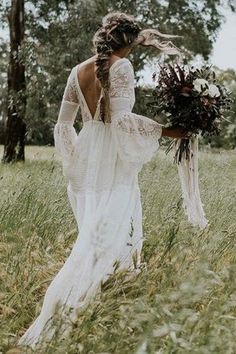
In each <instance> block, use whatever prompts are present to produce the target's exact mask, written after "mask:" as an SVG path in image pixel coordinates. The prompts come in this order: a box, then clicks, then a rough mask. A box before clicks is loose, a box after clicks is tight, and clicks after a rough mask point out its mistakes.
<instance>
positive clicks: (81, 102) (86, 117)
mask: <svg viewBox="0 0 236 354" xmlns="http://www.w3.org/2000/svg"><path fill="white" fill-rule="evenodd" d="M79 105H80V109H81V115H82V120H83V123H84V122H87V121H88V120H91V117H90V114H89V113H88V111H87V107H86V105H85V104H84V100H83V99H82V97H80V96H79Z"/></svg>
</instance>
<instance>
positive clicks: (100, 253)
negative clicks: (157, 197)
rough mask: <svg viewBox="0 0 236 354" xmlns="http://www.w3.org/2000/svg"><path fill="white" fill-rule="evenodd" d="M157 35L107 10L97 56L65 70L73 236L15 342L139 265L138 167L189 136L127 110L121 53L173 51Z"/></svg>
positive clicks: (61, 145)
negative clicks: (167, 142) (79, 123)
mask: <svg viewBox="0 0 236 354" xmlns="http://www.w3.org/2000/svg"><path fill="white" fill-rule="evenodd" d="M160 36H163V37H167V36H166V35H161V34H160V33H159V32H158V31H156V30H143V31H142V30H141V29H140V27H139V25H138V24H137V23H136V21H135V20H134V18H133V17H132V16H129V15H126V14H124V13H111V14H109V15H107V16H105V17H104V18H103V23H102V27H101V28H100V29H99V30H98V31H97V32H96V34H95V36H94V39H93V45H94V48H95V52H96V53H95V55H94V56H93V57H91V58H89V59H88V60H86V61H84V62H83V63H81V64H79V65H77V66H75V67H74V68H73V69H72V71H71V73H70V76H69V78H68V81H67V85H66V88H65V92H64V96H63V101H62V104H61V109H60V112H59V117H58V122H57V124H56V125H55V130H54V138H55V147H56V150H57V151H58V153H59V154H60V156H61V158H62V162H63V171H64V175H65V176H66V178H67V180H68V189H67V190H68V196H69V200H70V203H71V206H72V210H73V212H74V215H75V218H76V221H77V223H78V228H79V237H78V238H77V240H76V242H75V244H74V246H73V249H72V252H71V254H70V256H69V257H68V259H67V260H66V262H65V264H64V265H63V267H62V269H61V270H60V271H59V273H58V274H57V275H56V277H55V278H54V279H53V281H52V283H51V284H50V286H49V288H48V289H47V292H46V294H45V298H44V302H43V306H42V310H41V313H40V314H39V316H38V317H37V319H36V320H35V321H34V323H33V324H32V325H31V327H30V328H29V329H28V330H27V331H26V333H25V334H24V335H23V336H22V337H21V338H20V341H19V343H18V344H25V345H29V346H31V347H35V345H36V343H37V342H39V341H40V339H42V338H43V341H45V340H46V339H50V338H51V337H52V335H53V333H54V329H53V326H50V327H49V325H50V324H51V322H50V321H51V319H52V318H53V314H54V313H55V312H56V310H58V313H59V314H60V316H63V314H65V313H66V311H67V310H70V320H72V321H73V320H75V319H76V317H77V310H78V309H79V308H81V307H82V306H84V305H85V304H88V302H89V301H90V300H91V299H92V298H93V296H95V295H96V294H97V293H98V291H99V289H100V284H101V281H104V280H106V279H107V278H108V277H109V275H110V274H111V273H113V272H114V270H115V268H117V266H118V269H120V270H121V269H127V270H128V271H129V272H132V271H138V268H139V266H140V262H141V250H142V242H143V235H142V208H141V201H140V189H139V186H138V172H139V171H140V170H141V168H142V166H143V164H145V163H146V162H148V161H150V160H151V158H152V157H153V156H154V155H155V154H156V151H157V150H158V147H159V139H160V138H161V137H162V136H169V137H175V138H176V137H177V138H183V137H185V136H187V135H186V134H185V133H184V132H182V131H181V130H180V129H167V128H165V127H163V126H162V125H160V124H158V123H157V122H155V121H153V120H151V119H149V118H147V117H144V116H141V115H138V114H135V113H132V108H133V105H134V102H135V96H134V72H133V67H132V64H131V62H130V61H129V59H127V56H128V54H129V52H130V51H131V49H132V48H133V47H135V46H136V45H143V46H154V47H156V48H157V49H159V50H162V51H165V52H166V53H171V54H174V53H177V52H178V51H177V49H176V48H175V47H174V45H173V44H172V43H171V42H160V41H159V37H160ZM79 107H80V109H81V113H82V119H83V128H82V129H81V131H80V133H79V134H78V135H77V134H76V132H75V129H74V127H73V123H74V120H75V117H76V113H77V111H78V109H79ZM65 323H66V322H64V328H65V329H67V330H68V329H69V325H68V324H65Z"/></svg>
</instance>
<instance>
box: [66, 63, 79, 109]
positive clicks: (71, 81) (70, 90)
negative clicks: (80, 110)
mask: <svg viewBox="0 0 236 354" xmlns="http://www.w3.org/2000/svg"><path fill="white" fill-rule="evenodd" d="M63 100H64V101H69V102H73V103H77V104H78V103H79V99H78V90H77V87H76V81H75V72H74V69H72V71H71V73H70V76H69V77H68V80H67V84H66V88H65V91H64V95H63Z"/></svg>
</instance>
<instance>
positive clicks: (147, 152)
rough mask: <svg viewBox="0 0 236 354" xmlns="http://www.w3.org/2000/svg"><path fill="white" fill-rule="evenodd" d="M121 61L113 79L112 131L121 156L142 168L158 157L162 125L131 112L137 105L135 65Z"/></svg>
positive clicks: (111, 93)
mask: <svg viewBox="0 0 236 354" xmlns="http://www.w3.org/2000/svg"><path fill="white" fill-rule="evenodd" d="M119 61H120V63H118V64H117V65H116V66H115V69H114V70H113V71H112V72H111V76H110V107H111V130H112V134H113V137H114V139H115V141H116V145H117V150H118V154H119V157H120V158H121V159H122V160H125V161H127V162H130V163H137V164H139V165H140V164H141V165H142V164H144V163H146V162H148V161H150V160H151V159H152V158H153V156H154V155H155V154H156V152H157V150H158V148H159V139H160V138H161V135H162V125H161V124H159V123H157V122H156V121H154V120H152V119H150V118H148V117H145V116H142V115H139V114H136V113H133V112H132V108H133V105H134V102H135V93H134V71H133V66H132V64H131V62H130V61H129V60H128V59H127V58H124V60H123V61H122V60H119Z"/></svg>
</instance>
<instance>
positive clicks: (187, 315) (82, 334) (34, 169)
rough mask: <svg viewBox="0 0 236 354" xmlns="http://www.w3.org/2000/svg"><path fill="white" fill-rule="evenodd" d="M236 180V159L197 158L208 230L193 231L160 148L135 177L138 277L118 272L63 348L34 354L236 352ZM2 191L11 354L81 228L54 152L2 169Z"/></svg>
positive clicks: (3, 346)
mask: <svg viewBox="0 0 236 354" xmlns="http://www.w3.org/2000/svg"><path fill="white" fill-rule="evenodd" d="M0 152H1V155H2V147H1V149H0ZM235 171H236V155H235V151H224V150H215V151H211V152H209V151H201V152H200V154H199V175H200V191H201V197H202V201H203V203H204V209H205V212H206V216H207V218H208V220H209V227H208V228H207V229H205V230H199V229H198V228H197V227H192V226H191V225H190V224H189V223H188V221H187V220H186V216H185V214H184V211H183V208H182V199H181V192H180V184H179V179H178V175H177V168H176V166H175V165H174V164H173V161H172V156H171V155H168V156H166V155H165V153H164V150H163V149H160V150H159V152H158V154H157V156H156V157H155V158H154V159H153V160H152V161H151V162H149V163H148V164H146V165H145V166H144V167H143V169H142V171H141V172H140V175H139V182H140V188H141V192H142V205H143V229H144V247H143V262H145V263H144V266H143V269H142V272H141V273H140V274H138V275H137V276H136V277H135V278H133V279H129V280H128V279H126V278H125V275H124V273H121V272H119V271H118V272H116V273H115V274H114V275H112V276H111V278H110V280H109V281H107V282H106V283H105V284H104V286H103V289H102V292H101V294H100V295H99V296H98V297H97V298H96V299H95V301H94V302H93V304H91V305H90V306H89V307H88V308H87V309H85V310H83V312H81V315H80V316H79V317H78V322H77V324H76V326H75V327H74V329H73V331H72V333H71V336H70V337H69V338H68V339H67V340H66V341H62V340H60V338H58V337H55V338H54V339H53V340H52V341H51V343H50V344H48V345H47V346H45V347H44V348H41V349H40V348H39V349H37V350H36V351H35V352H36V353H42V354H49V353H50V354H55V353H58V354H66V353H68V354H77V353H82V354H85V353H86V354H88V353H89V354H92V353H96V354H110V353H116V354H154V353H155V354H167V353H168V354H169V353H191V354H194V353H197V354H208V353H214V354H217V353H221V354H234V353H236V340H235V337H236V335H235V334H236V202H235V200H236V174H235ZM0 190H1V198H0V235H1V239H0V247H1V260H0V262H1V270H0V303H1V305H0V322H1V330H0V353H6V352H7V351H9V353H16V351H14V350H11V348H13V347H15V346H16V342H17V339H18V338H19V337H20V336H21V335H22V334H23V333H24V332H25V330H26V329H27V328H28V327H29V325H30V323H31V322H32V321H33V320H34V319H35V318H36V316H37V314H38V313H39V312H40V308H41V305H42V300H43V295H44V293H45V291H46V289H47V287H48V285H49V284H50V282H51V280H52V279H53V277H54V276H55V274H56V273H57V272H58V271H59V269H60V268H61V267H62V265H63V263H64V261H65V260H66V258H67V257H68V255H69V253H70V251H71V248H72V246H73V243H74V242H75V239H76V237H77V229H76V223H75V220H74V217H73V214H72V211H71V209H70V206H69V202H68V199H67V194H66V182H65V180H64V177H63V175H62V169H61V164H60V162H59V161H57V160H56V158H55V156H54V148H52V147H28V146H27V148H26V162H25V163H16V164H13V165H3V164H1V165H0ZM26 352H27V353H31V352H32V351H31V350H27V351H24V352H22V353H26Z"/></svg>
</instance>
